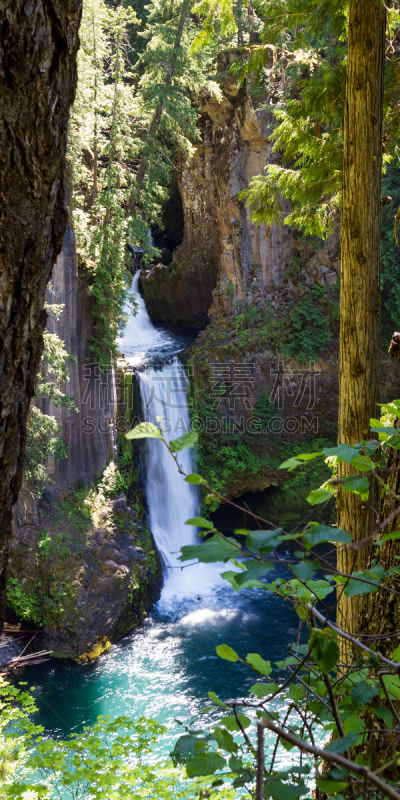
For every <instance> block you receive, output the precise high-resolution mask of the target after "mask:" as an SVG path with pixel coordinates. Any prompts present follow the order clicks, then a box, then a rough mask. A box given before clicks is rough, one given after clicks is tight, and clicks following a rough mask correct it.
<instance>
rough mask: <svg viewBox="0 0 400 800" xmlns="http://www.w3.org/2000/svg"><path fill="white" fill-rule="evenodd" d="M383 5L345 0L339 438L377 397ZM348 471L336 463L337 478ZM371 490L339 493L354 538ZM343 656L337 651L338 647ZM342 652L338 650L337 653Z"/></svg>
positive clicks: (349, 611)
mask: <svg viewBox="0 0 400 800" xmlns="http://www.w3.org/2000/svg"><path fill="white" fill-rule="evenodd" d="M385 27H386V10H385V7H384V5H383V2H382V0H352V2H351V3H350V18H349V40H348V55H347V76H346V102H345V114H344V155H343V200H342V223H341V254H342V255H341V259H342V260H341V276H340V372H339V380H340V388H339V442H348V443H351V444H352V443H354V442H355V441H359V440H360V439H362V438H368V431H369V419H370V417H374V416H376V413H377V406H376V403H377V401H378V400H379V397H378V387H379V330H380V287H379V273H380V236H381V175H382V127H383V78H384V60H385ZM352 471H353V470H352V468H351V467H349V466H348V465H346V464H342V465H340V471H339V475H340V476H341V477H343V476H344V475H347V474H349V473H351V472H352ZM377 514H378V489H377V486H375V485H372V486H371V487H370V495H369V500H368V501H367V502H363V501H362V500H361V497H360V496H359V495H354V494H350V493H345V492H344V491H343V490H342V489H341V490H340V492H339V496H338V525H339V526H340V527H341V528H344V530H346V531H348V532H349V533H350V534H351V536H352V537H353V539H354V540H360V539H363V538H364V537H366V536H368V535H369V534H370V533H372V531H373V527H374V524H375V522H376V518H377ZM367 560H368V549H367V548H365V549H363V550H359V551H357V552H356V553H355V552H354V551H352V550H349V549H348V548H345V547H343V548H340V550H339V553H338V566H339V569H341V570H342V571H344V572H346V573H349V572H351V571H352V570H354V569H364V568H365V566H366V563H367ZM360 608H361V603H360V599H359V598H357V597H353V598H350V599H348V600H346V599H344V598H343V597H342V596H341V595H339V603H338V618H337V619H338V623H339V625H341V626H342V627H343V628H345V630H347V631H349V632H354V631H355V630H356V625H357V617H358V614H359V612H360ZM343 655H344V654H343ZM344 657H345V656H344Z"/></svg>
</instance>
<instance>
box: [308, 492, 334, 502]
mask: <svg viewBox="0 0 400 800" xmlns="http://www.w3.org/2000/svg"><path fill="white" fill-rule="evenodd" d="M332 497H333V494H332V492H330V491H329V489H312V491H311V492H310V494H309V495H308V497H306V500H307V503H310V506H318V505H319V504H320V503H325V501H326V500H331V498H332Z"/></svg>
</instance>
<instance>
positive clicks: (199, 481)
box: [185, 472, 206, 486]
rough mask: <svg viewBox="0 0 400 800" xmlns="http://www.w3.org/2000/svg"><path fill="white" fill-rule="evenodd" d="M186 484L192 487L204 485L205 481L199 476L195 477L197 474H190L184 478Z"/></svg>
mask: <svg viewBox="0 0 400 800" xmlns="http://www.w3.org/2000/svg"><path fill="white" fill-rule="evenodd" d="M185 481H186V483H192V484H193V486H199V485H200V484H204V483H206V481H205V479H204V478H202V477H201V475H197V472H191V473H190V475H186V478H185Z"/></svg>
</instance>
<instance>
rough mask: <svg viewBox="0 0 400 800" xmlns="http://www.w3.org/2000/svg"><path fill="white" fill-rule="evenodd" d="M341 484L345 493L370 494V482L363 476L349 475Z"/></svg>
mask: <svg viewBox="0 0 400 800" xmlns="http://www.w3.org/2000/svg"><path fill="white" fill-rule="evenodd" d="M341 483H342V486H343V490H344V491H345V492H353V493H354V494H368V492H369V480H368V478H365V477H362V476H361V475H348V476H346V477H345V478H343V479H342V481H341Z"/></svg>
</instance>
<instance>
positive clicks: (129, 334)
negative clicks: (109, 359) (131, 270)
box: [119, 269, 172, 366]
mask: <svg viewBox="0 0 400 800" xmlns="http://www.w3.org/2000/svg"><path fill="white" fill-rule="evenodd" d="M140 272H141V270H140V269H139V270H138V271H137V272H136V273H135V276H134V278H133V281H132V285H131V294H135V300H136V303H137V305H138V309H137V313H136V314H135V316H133V315H132V314H131V313H130V312H131V308H130V305H127V307H126V308H125V312H126V313H127V314H129V315H130V317H129V322H128V324H127V325H126V327H125V329H124V332H123V335H122V337H121V338H120V340H119V343H120V346H121V347H122V348H123V350H124V354H125V357H126V359H127V361H128V362H129V363H130V364H131V365H132V366H139V365H140V364H142V363H144V362H145V360H146V359H145V356H146V354H147V353H148V352H149V351H154V350H156V349H157V348H163V347H165V345H167V344H169V343H170V342H171V340H172V337H171V336H170V334H168V333H167V332H166V331H163V330H156V328H155V327H154V325H153V324H152V322H151V320H150V317H149V315H148V313H147V308H146V303H145V302H144V300H143V297H142V296H141V295H140V294H139V278H140Z"/></svg>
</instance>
